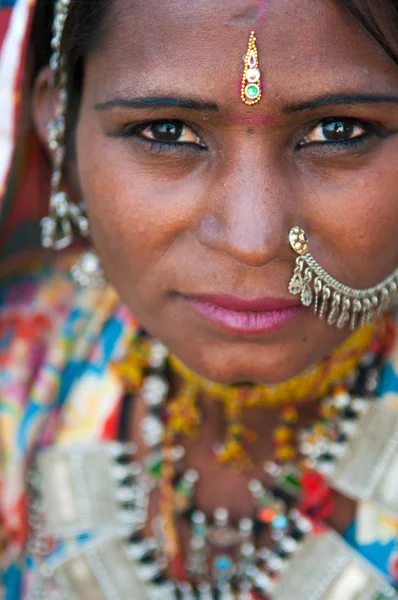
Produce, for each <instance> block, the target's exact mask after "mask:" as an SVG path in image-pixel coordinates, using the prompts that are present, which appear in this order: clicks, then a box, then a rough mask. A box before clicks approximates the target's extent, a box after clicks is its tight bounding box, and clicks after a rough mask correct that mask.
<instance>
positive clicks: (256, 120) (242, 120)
mask: <svg viewBox="0 0 398 600" xmlns="http://www.w3.org/2000/svg"><path fill="white" fill-rule="evenodd" d="M275 120H276V118H275V117H273V116H272V115H261V114H259V115H254V114H249V113H248V114H238V115H237V114H234V115H230V116H228V117H226V122H227V124H228V125H246V126H248V127H250V126H251V125H270V124H271V123H274V122H275Z"/></svg>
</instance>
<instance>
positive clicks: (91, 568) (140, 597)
mask: <svg viewBox="0 0 398 600" xmlns="http://www.w3.org/2000/svg"><path fill="white" fill-rule="evenodd" d="M141 566H142V565H139V564H138V563H137V562H133V561H132V560H131V559H130V558H129V556H128V554H127V552H126V545H125V543H124V542H123V540H121V539H119V538H117V537H115V536H104V537H102V538H100V539H97V540H96V541H94V542H92V543H89V544H87V546H86V547H85V548H84V550H82V551H81V552H79V553H76V554H74V555H73V556H71V557H70V558H68V559H66V560H64V561H62V562H61V563H59V564H57V565H54V566H53V567H52V571H51V572H50V573H48V575H47V580H48V584H49V587H52V588H55V590H54V592H55V593H57V592H58V593H60V594H62V595H63V596H62V597H64V598H67V599H68V600H82V599H83V598H84V600H126V598H134V600H174V598H175V586H174V585H173V584H172V583H170V582H165V583H161V584H158V585H156V584H152V583H149V582H148V583H147V581H146V580H147V579H148V578H150V576H151V575H152V573H144V572H142V573H140V567H141ZM142 568H143V571H144V570H145V569H147V570H148V567H147V566H146V565H143V566H142ZM147 576H148V577H147Z"/></svg>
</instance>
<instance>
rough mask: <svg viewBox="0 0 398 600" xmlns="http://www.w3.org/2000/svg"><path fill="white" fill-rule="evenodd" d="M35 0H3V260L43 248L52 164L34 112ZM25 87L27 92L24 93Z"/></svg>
mask: <svg viewBox="0 0 398 600" xmlns="http://www.w3.org/2000/svg"><path fill="white" fill-rule="evenodd" d="M35 5H36V0H0V258H1V259H3V260H4V257H10V256H15V254H16V253H17V252H18V253H19V252H20V251H24V250H28V249H29V250H31V249H32V247H35V248H37V247H38V246H39V235H38V232H39V228H38V223H39V220H40V217H41V216H43V214H44V213H45V211H46V206H47V203H48V178H49V172H48V171H49V170H48V163H47V161H46V159H45V156H44V152H43V150H42V148H41V146H40V144H39V141H38V138H37V136H36V135H35V134H34V132H33V129H32V124H31V119H30V116H29V95H30V94H28V93H27V92H29V86H30V81H29V73H28V69H27V59H28V55H29V53H28V48H29V41H30V33H31V28H32V21H33V14H34V9H35ZM24 89H25V90H26V93H25V92H24Z"/></svg>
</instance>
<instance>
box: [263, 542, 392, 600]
mask: <svg viewBox="0 0 398 600" xmlns="http://www.w3.org/2000/svg"><path fill="white" fill-rule="evenodd" d="M269 597H270V599H271V600H288V599H289V600H290V599H293V598H294V600H387V599H390V598H391V599H394V598H395V599H396V598H397V596H396V594H395V592H394V590H393V588H392V587H390V586H389V585H388V584H387V583H386V582H385V580H384V578H383V576H382V574H381V573H379V572H378V571H377V570H376V569H375V568H374V567H373V566H372V565H370V563H368V562H367V561H366V560H364V559H363V558H362V557H361V556H360V555H359V554H358V553H357V552H355V551H354V550H352V549H351V548H350V547H349V546H348V544H346V542H344V540H343V539H342V538H341V537H340V536H339V535H338V534H337V533H334V532H332V531H328V532H325V533H321V534H319V535H313V536H312V535H311V536H309V537H307V538H306V540H305V541H304V543H303V545H302V548H301V550H299V551H298V552H297V554H296V555H295V556H294V557H293V558H292V559H291V561H290V562H289V563H288V566H287V567H286V569H285V570H284V571H283V573H282V574H281V577H280V579H279V581H277V583H276V584H272V583H271V589H270V591H269Z"/></svg>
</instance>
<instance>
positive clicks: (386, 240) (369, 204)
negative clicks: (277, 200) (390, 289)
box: [308, 143, 398, 287]
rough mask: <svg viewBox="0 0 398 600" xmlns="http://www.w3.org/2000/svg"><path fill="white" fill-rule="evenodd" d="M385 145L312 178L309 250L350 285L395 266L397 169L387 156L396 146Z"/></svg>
mask: <svg viewBox="0 0 398 600" xmlns="http://www.w3.org/2000/svg"><path fill="white" fill-rule="evenodd" d="M389 145H390V144H384V148H383V150H382V151H380V152H379V153H378V154H377V155H376V157H374V156H373V158H372V160H371V161H369V164H364V165H363V166H362V167H360V168H356V169H353V170H352V171H350V170H340V171H337V170H336V171H331V172H329V173H328V175H327V176H326V177H325V173H324V172H323V176H322V179H319V180H317V177H315V179H314V180H313V182H314V181H315V182H316V183H315V185H316V187H317V189H319V190H320V191H319V194H317V196H316V197H315V198H314V203H313V204H312V206H309V209H308V221H309V224H310V229H312V230H313V231H315V232H316V237H317V239H316V241H315V246H313V254H314V255H315V256H316V255H317V252H319V253H320V254H321V255H323V256H325V260H324V261H323V263H322V264H323V266H324V267H325V268H327V269H328V270H329V271H331V272H333V271H334V272H336V270H337V273H336V275H337V276H338V277H339V278H341V279H342V280H345V281H347V282H349V283H350V285H352V286H353V287H369V286H372V285H374V284H375V283H377V282H379V281H381V280H382V279H383V278H384V277H387V276H388V275H389V274H390V273H392V271H394V270H395V268H396V267H397V266H398V235H397V224H398V194H397V190H398V170H397V169H396V167H395V164H394V162H395V161H394V160H393V158H392V157H394V156H397V154H398V145H397V143H395V146H396V147H395V148H393V149H392V148H391V147H390V148H389V147H388V146H389ZM391 145H392V144H391ZM325 242H326V243H325ZM326 247H327V250H326V254H325V248H326Z"/></svg>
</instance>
